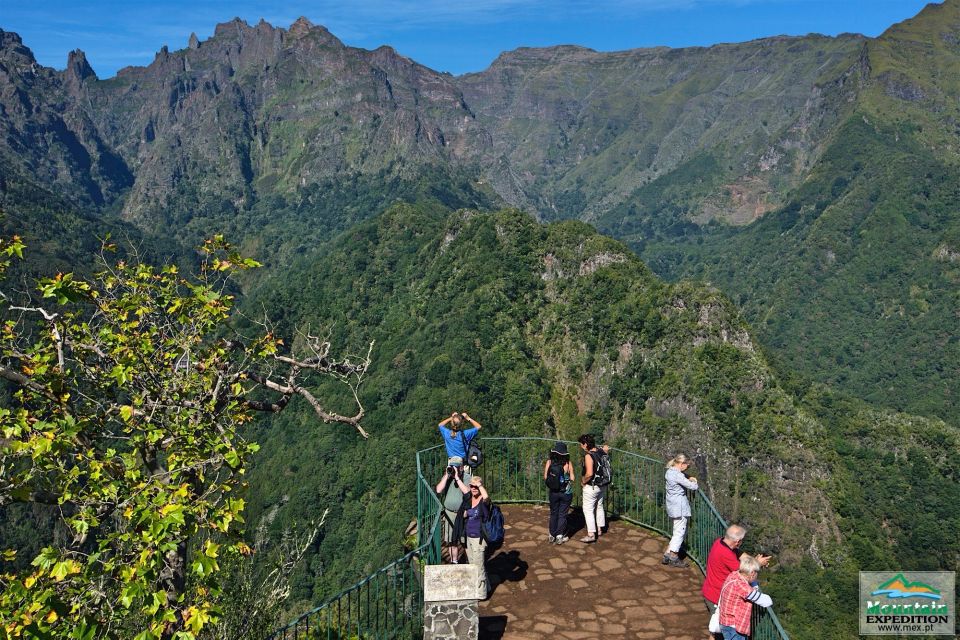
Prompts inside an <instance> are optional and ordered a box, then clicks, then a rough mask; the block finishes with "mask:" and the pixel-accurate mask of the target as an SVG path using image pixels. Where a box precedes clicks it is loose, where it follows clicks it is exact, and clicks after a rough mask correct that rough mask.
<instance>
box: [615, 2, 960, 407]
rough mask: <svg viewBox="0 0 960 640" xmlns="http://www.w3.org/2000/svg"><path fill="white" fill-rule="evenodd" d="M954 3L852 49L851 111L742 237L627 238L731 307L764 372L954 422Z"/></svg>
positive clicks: (958, 320)
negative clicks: (774, 366) (718, 291)
mask: <svg viewBox="0 0 960 640" xmlns="http://www.w3.org/2000/svg"><path fill="white" fill-rule="evenodd" d="M958 26H960V3H957V2H947V3H944V4H943V5H930V6H928V7H927V8H926V9H925V10H924V11H923V12H922V13H921V14H920V15H919V16H917V17H916V18H914V19H912V20H909V21H907V22H905V23H902V24H900V25H896V26H894V27H892V28H891V29H890V30H888V31H887V32H886V33H885V34H883V35H882V36H881V37H880V38H878V39H876V40H872V41H870V42H869V43H867V45H866V46H865V47H864V50H863V54H862V56H861V66H862V68H863V70H864V71H863V79H862V82H863V86H862V87H861V89H860V90H859V91H858V94H857V99H856V102H855V103H854V105H853V110H852V113H851V114H850V115H849V117H848V118H846V119H845V120H844V121H843V123H842V125H841V126H839V127H838V128H837V130H836V131H835V132H834V133H833V134H831V137H830V139H829V145H828V147H827V149H826V150H825V152H824V154H823V156H822V157H821V158H820V160H819V161H818V162H817V163H816V164H815V165H814V166H813V167H812V168H811V170H810V172H809V174H808V176H807V177H806V179H805V181H804V182H803V184H802V185H800V186H799V187H798V188H797V189H796V190H795V191H793V192H792V193H791V194H790V195H789V196H788V200H787V203H786V205H785V206H783V207H782V208H780V209H779V210H777V211H775V212H773V213H770V214H767V215H766V216H764V217H763V218H762V219H761V220H759V221H757V222H756V223H754V224H753V225H751V226H749V227H747V228H745V229H742V230H738V231H735V230H732V229H726V230H724V229H719V228H717V227H713V228H712V231H713V232H709V231H706V232H703V233H700V234H693V235H689V236H687V237H684V238H680V239H673V240H661V241H654V242H650V243H646V244H643V243H642V242H637V243H634V246H635V247H636V248H638V249H640V250H641V252H642V255H643V257H644V258H645V259H646V260H648V262H649V263H650V264H651V266H652V267H653V268H654V270H655V271H657V272H658V273H661V274H663V275H666V276H668V277H672V278H675V277H682V276H694V277H699V278H706V279H708V280H710V281H711V282H713V283H715V284H716V285H717V286H719V287H721V288H722V289H723V290H724V291H725V292H727V293H728V294H729V295H730V296H731V297H732V298H734V300H736V301H737V302H739V303H740V304H741V305H742V306H743V308H744V310H745V312H746V314H747V317H748V318H749V320H750V321H751V323H752V324H753V325H754V326H755V327H756V330H757V335H758V337H759V339H760V340H761V341H762V342H763V343H764V345H765V346H766V347H768V348H769V350H770V352H771V354H773V357H774V359H775V360H776V361H777V362H778V365H779V368H780V369H781V370H783V371H793V372H798V373H800V374H802V375H804V376H808V377H809V378H811V379H815V380H820V381H822V382H825V383H827V384H830V385H833V386H835V387H837V388H840V389H844V390H846V391H847V392H849V393H852V394H854V395H857V396H859V397H861V398H864V399H866V400H868V401H869V402H872V403H876V404H880V405H883V406H888V407H892V408H895V409H898V410H903V411H909V412H913V413H921V414H925V415H936V416H939V417H941V418H943V419H945V420H948V421H952V422H953V423H954V424H956V421H957V418H956V415H957V408H958V406H960V404H958V403H960V342H958V337H957V333H958V332H957V328H958V327H960V286H958V285H960V192H958V190H957V183H958V181H960V147H958V144H957V128H956V122H957V119H958V115H960V112H958V107H957V104H958V97H960V85H958V84H957V82H956V77H957V72H958V70H960V45H958V43H957V40H956V37H955V35H954V34H955V33H956V28H957V27H958Z"/></svg>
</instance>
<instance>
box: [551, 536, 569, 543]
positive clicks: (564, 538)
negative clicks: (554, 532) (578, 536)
mask: <svg viewBox="0 0 960 640" xmlns="http://www.w3.org/2000/svg"><path fill="white" fill-rule="evenodd" d="M569 539H570V538H569V536H557V537H556V539H555V540H554V541H553V543H554V544H563V543H564V542H566V541H567V540H569Z"/></svg>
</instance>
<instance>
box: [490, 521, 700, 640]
mask: <svg viewBox="0 0 960 640" xmlns="http://www.w3.org/2000/svg"><path fill="white" fill-rule="evenodd" d="M549 514H550V509H549V507H546V506H541V505H505V506H504V507H503V515H504V520H505V522H506V523H507V524H506V529H507V534H506V537H505V539H504V543H503V546H502V547H501V548H500V549H498V550H497V551H495V552H493V553H491V554H490V555H489V556H488V558H487V576H488V579H489V580H490V585H491V588H492V590H493V593H492V594H491V596H490V599H489V600H487V601H486V602H481V603H480V640H501V639H502V640H542V639H543V638H544V637H549V638H569V639H570V640H590V639H593V638H639V639H643V638H650V639H654V638H661V639H662V638H673V639H675V640H711V637H710V634H709V633H708V632H707V620H708V618H709V617H710V616H709V613H708V612H707V609H706V607H705V606H704V604H703V598H702V597H701V595H700V585H701V584H702V582H703V576H702V575H701V573H700V571H699V570H698V569H697V567H696V565H694V564H692V563H691V565H690V566H689V567H687V568H685V569H678V568H674V567H668V566H666V565H663V564H660V558H661V556H662V555H663V551H664V549H665V548H666V539H665V538H664V537H662V536H659V535H657V534H655V533H652V532H650V531H648V530H646V529H643V528H641V527H638V526H636V525H632V524H629V523H627V522H624V521H614V522H612V523H611V524H610V528H609V531H608V533H607V534H606V535H603V536H601V537H600V540H599V541H598V542H596V543H594V544H584V543H582V542H579V541H577V539H576V538H571V540H570V541H569V542H567V543H565V544H562V545H555V544H550V543H548V542H547V540H546V530H547V518H548V516H549ZM577 521H578V519H576V518H574V519H573V522H574V523H576V522H577ZM579 522H580V523H581V524H582V518H580V519H579ZM584 533H585V531H579V532H578V537H579V536H580V535H583V534H584Z"/></svg>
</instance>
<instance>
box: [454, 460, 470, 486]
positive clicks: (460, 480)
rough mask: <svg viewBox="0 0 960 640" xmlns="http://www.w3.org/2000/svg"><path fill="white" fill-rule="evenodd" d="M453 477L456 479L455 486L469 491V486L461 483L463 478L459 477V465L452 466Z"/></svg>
mask: <svg viewBox="0 0 960 640" xmlns="http://www.w3.org/2000/svg"><path fill="white" fill-rule="evenodd" d="M453 479H454V480H455V481H456V483H457V487H458V488H459V489H460V491H461V492H463V493H470V487H468V486H467V485H465V484H463V478H461V477H460V467H456V466H455V467H454V468H453Z"/></svg>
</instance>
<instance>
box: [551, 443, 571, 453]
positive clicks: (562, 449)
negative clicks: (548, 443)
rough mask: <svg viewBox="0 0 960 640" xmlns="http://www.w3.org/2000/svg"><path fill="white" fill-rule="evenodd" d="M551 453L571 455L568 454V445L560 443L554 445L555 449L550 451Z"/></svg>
mask: <svg viewBox="0 0 960 640" xmlns="http://www.w3.org/2000/svg"><path fill="white" fill-rule="evenodd" d="M550 453H556V454H558V455H561V456H565V455H569V454H568V453H567V443H566V442H559V441H558V442H557V443H556V444H554V445H553V449H550Z"/></svg>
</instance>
